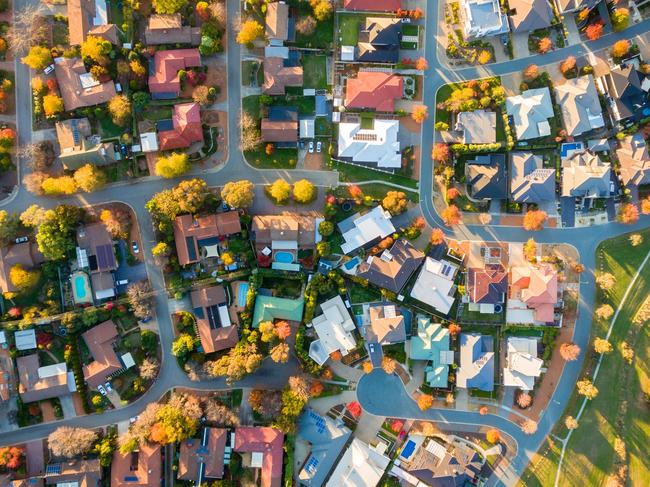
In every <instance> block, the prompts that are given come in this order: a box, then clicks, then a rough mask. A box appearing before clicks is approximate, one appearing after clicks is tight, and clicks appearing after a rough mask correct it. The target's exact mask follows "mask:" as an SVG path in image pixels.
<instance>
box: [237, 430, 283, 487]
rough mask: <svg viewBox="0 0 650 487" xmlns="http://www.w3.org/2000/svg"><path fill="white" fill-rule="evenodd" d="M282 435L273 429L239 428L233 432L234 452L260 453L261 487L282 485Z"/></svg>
mask: <svg viewBox="0 0 650 487" xmlns="http://www.w3.org/2000/svg"><path fill="white" fill-rule="evenodd" d="M283 443H284V435H283V434H282V432H281V431H278V430H276V429H275V428H267V427H252V426H241V427H239V428H237V430H236V431H235V451H236V452H242V453H245V452H250V453H262V454H263V459H262V476H261V477H262V479H261V480H262V482H261V485H262V487H279V486H280V485H281V483H282V459H283V456H284V450H283V449H282V444H283Z"/></svg>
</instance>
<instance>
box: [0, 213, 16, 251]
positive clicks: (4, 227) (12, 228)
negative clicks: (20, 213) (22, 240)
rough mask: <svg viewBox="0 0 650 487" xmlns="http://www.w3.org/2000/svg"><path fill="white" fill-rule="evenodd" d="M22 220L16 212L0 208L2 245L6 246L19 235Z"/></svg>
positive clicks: (0, 237) (0, 241) (0, 240)
mask: <svg viewBox="0 0 650 487" xmlns="http://www.w3.org/2000/svg"><path fill="white" fill-rule="evenodd" d="M19 229H20V221H19V220H18V218H17V217H16V214H15V213H8V212H7V210H0V247H6V246H7V245H9V243H10V242H12V241H13V240H14V239H15V238H16V237H17V236H18V230H19Z"/></svg>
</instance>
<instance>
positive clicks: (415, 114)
mask: <svg viewBox="0 0 650 487" xmlns="http://www.w3.org/2000/svg"><path fill="white" fill-rule="evenodd" d="M428 116H429V113H428V111H427V107H426V106H424V105H417V106H415V107H413V111H412V112H411V118H412V119H413V120H414V121H415V122H417V123H422V122H424V121H425V120H426V119H427V117H428Z"/></svg>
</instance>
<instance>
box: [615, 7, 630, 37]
mask: <svg viewBox="0 0 650 487" xmlns="http://www.w3.org/2000/svg"><path fill="white" fill-rule="evenodd" d="M610 19H611V20H612V27H613V28H614V31H616V32H620V31H622V30H625V29H626V28H627V26H628V25H629V23H630V11H629V10H628V9H626V8H624V7H619V8H617V9H615V10H614V11H613V12H612V13H611V15H610Z"/></svg>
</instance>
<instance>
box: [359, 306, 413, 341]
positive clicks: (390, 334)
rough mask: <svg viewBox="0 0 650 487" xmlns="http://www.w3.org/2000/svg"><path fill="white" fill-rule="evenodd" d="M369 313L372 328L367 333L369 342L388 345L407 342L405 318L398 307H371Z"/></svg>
mask: <svg viewBox="0 0 650 487" xmlns="http://www.w3.org/2000/svg"><path fill="white" fill-rule="evenodd" d="M393 309H394V310H395V312H394V313H393V312H392V311H393ZM368 311H369V314H370V327H369V329H368V331H367V334H368V340H369V341H376V342H377V343H379V344H381V345H384V344H386V345H388V344H390V343H401V342H404V341H405V340H406V325H405V324H404V317H403V316H402V314H401V313H402V312H401V311H400V309H399V308H398V307H397V306H395V305H386V306H371V307H370V309H369V310H368Z"/></svg>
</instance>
